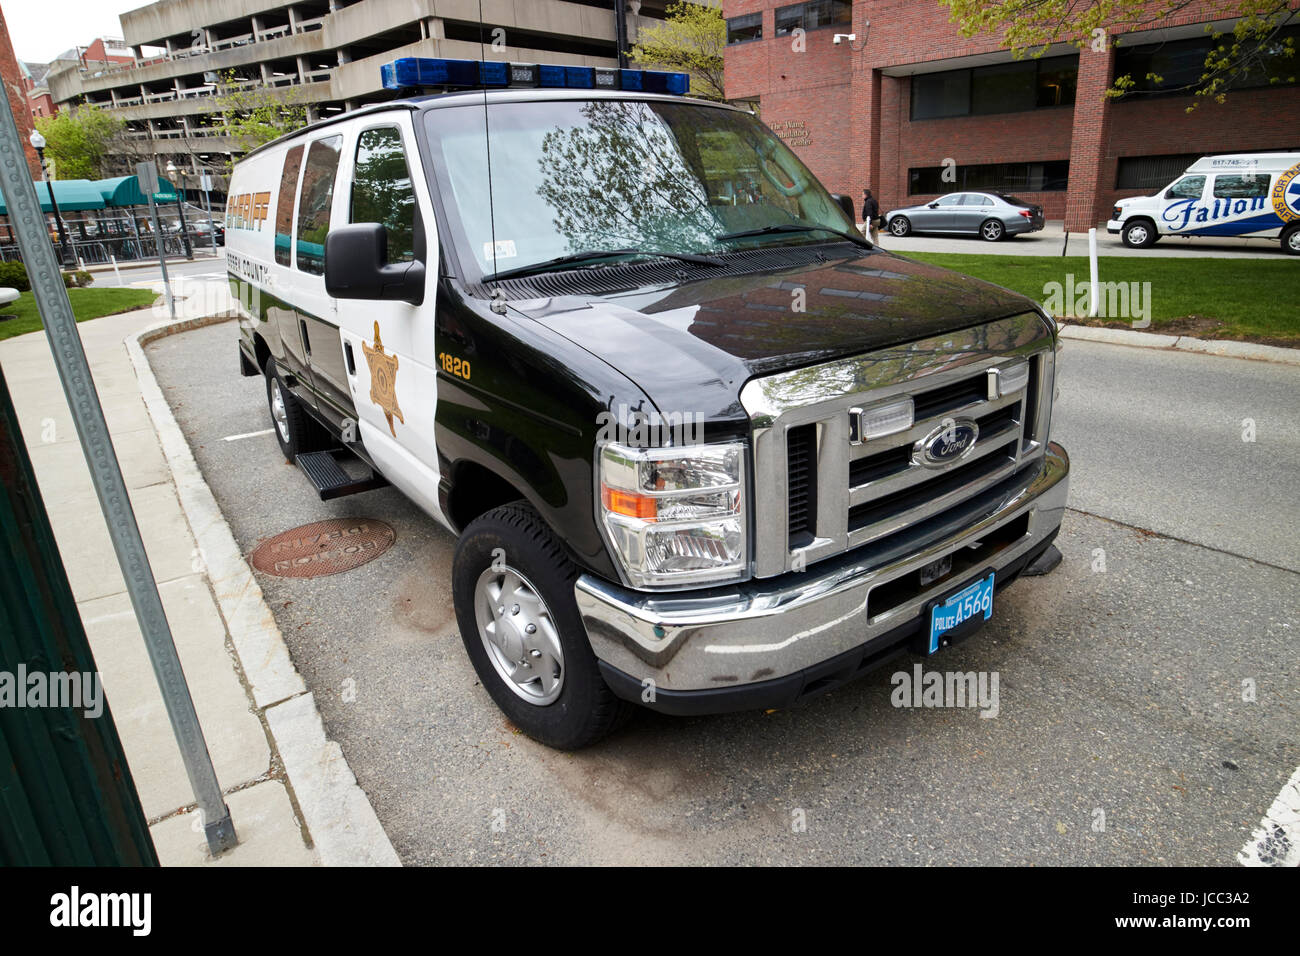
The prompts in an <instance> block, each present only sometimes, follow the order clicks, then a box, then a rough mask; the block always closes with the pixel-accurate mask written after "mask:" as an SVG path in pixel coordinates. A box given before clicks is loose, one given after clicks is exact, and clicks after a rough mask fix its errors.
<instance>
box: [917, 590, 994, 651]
mask: <svg viewBox="0 0 1300 956" xmlns="http://www.w3.org/2000/svg"><path fill="white" fill-rule="evenodd" d="M992 616H993V572H992V571H990V572H989V573H988V574H987V575H986V576H985V577H983V578H980V579H979V580H978V581H975V582H973V583H971V584H968V585H966V586H965V587H964V588H962V589H961V590H960V591H958V592H957V593H956V594H954V595H952V596H951V597H949V598H945V599H944V600H942V601H939V602H937V603H935V604H934V605H932V606H931V608H930V650H929V653H931V654H933V653H934V652H935V651H937V650H938V649H939V645H940V643H941V641H942V639H943V635H944V634H946V633H948V632H949V631H951V630H953V629H954V628H957V627H960V626H961V625H963V624H965V623H966V622H967V621H970V620H973V619H976V618H978V619H980V620H983V621H987V620H988V619H989V618H990V617H992Z"/></svg>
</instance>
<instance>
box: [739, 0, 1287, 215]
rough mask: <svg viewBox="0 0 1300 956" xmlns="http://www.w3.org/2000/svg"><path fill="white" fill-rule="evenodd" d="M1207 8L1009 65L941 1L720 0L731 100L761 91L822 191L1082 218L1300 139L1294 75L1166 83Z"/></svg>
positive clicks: (1180, 70)
mask: <svg viewBox="0 0 1300 956" xmlns="http://www.w3.org/2000/svg"><path fill="white" fill-rule="evenodd" d="M1206 9H1207V6H1206V5H1205V4H1202V5H1200V6H1199V7H1195V8H1192V9H1190V10H1188V11H1187V12H1185V13H1184V14H1182V15H1181V16H1180V17H1178V18H1176V19H1173V20H1170V21H1169V22H1167V23H1166V24H1164V25H1162V26H1161V28H1160V29H1154V30H1146V31H1144V32H1142V33H1140V34H1137V33H1134V34H1128V35H1125V36H1123V39H1122V42H1121V43H1119V44H1115V43H1114V42H1113V39H1114V38H1108V39H1109V40H1110V41H1111V42H1106V43H1105V44H1097V46H1098V47H1104V48H1102V49H1093V45H1092V44H1089V45H1088V46H1086V47H1085V48H1084V49H1083V50H1080V49H1078V48H1077V47H1075V46H1073V45H1070V44H1061V45H1059V46H1057V47H1054V48H1052V49H1050V50H1048V51H1046V52H1045V53H1044V55H1043V56H1042V57H1041V58H1039V59H1032V58H1028V59H1025V60H1020V61H1017V60H1015V59H1014V58H1013V57H1012V55H1011V54H1010V53H1008V52H1006V51H1004V50H1002V49H1000V48H999V45H998V42H997V40H996V39H994V38H992V37H989V36H978V37H974V38H971V39H967V38H965V37H963V36H961V35H960V34H959V33H958V30H957V27H956V26H955V25H954V24H952V23H951V22H950V21H949V19H948V9H947V8H946V7H944V6H941V5H940V4H939V3H938V2H937V0H813V2H807V3H791V2H789V0H724V2H723V14H724V16H725V17H726V18H727V26H728V45H727V50H726V84H727V96H728V97H729V98H731V99H740V100H750V101H754V102H756V103H757V105H758V107H759V109H760V112H761V115H762V118H763V120H764V121H765V122H766V123H767V124H768V125H770V126H772V127H773V129H775V130H776V131H777V132H778V133H779V134H780V135H781V136H782V137H783V138H784V139H785V140H786V142H787V143H789V144H790V146H791V147H792V148H793V149H794V150H795V152H797V153H798V154H799V155H800V156H801V157H802V158H803V159H804V161H805V162H806V163H807V164H808V165H809V166H810V167H811V168H812V170H813V171H814V172H815V173H816V174H817V175H818V176H819V177H820V178H821V179H822V181H823V182H824V183H825V184H826V186H827V187H828V188H830V189H831V190H832V191H835V192H844V193H849V194H851V195H853V196H855V197H856V196H859V195H861V190H862V187H863V186H867V185H870V186H871V187H872V189H873V191H874V192H875V194H876V196H877V198H879V199H880V203H881V207H882V209H889V208H893V207H897V206H902V205H911V204H914V203H918V202H922V201H925V200H928V199H931V198H934V197H935V196H938V195H940V194H942V193H945V192H952V191H956V190H961V189H986V190H999V191H1004V192H1011V193H1015V194H1016V195H1017V196H1020V197H1023V198H1024V199H1028V200H1031V201H1033V202H1037V203H1040V204H1041V205H1042V206H1043V208H1044V211H1045V213H1046V215H1047V217H1048V218H1049V219H1064V220H1065V221H1066V227H1067V228H1069V229H1071V230H1079V229H1086V228H1087V227H1089V226H1092V225H1096V224H1099V223H1102V222H1104V221H1105V220H1106V219H1107V218H1108V213H1109V210H1110V208H1111V205H1112V204H1113V202H1114V200H1115V199H1117V198H1120V197H1122V196H1135V195H1143V194H1146V193H1150V192H1151V191H1152V190H1154V189H1157V188H1159V187H1160V186H1163V185H1165V184H1166V183H1168V182H1169V181H1171V180H1172V179H1173V178H1174V177H1175V176H1176V175H1177V174H1178V173H1180V172H1181V171H1182V170H1183V169H1184V168H1185V167H1186V166H1187V165H1189V164H1190V162H1192V161H1193V160H1194V159H1196V158H1197V157H1199V156H1202V155H1206V154H1212V153H1222V152H1238V151H1253V150H1295V149H1297V148H1300V86H1297V85H1295V84H1282V85H1281V86H1279V85H1277V84H1272V85H1270V84H1269V82H1268V81H1269V80H1270V79H1271V77H1270V76H1268V75H1264V74H1261V75H1260V76H1259V77H1258V78H1257V79H1258V83H1257V84H1254V85H1252V86H1251V87H1250V88H1243V89H1239V90H1235V91H1234V92H1232V93H1231V95H1230V96H1229V97H1228V99H1227V102H1226V103H1224V104H1223V105H1219V104H1216V103H1214V102H1201V103H1200V105H1199V106H1198V108H1197V109H1196V110H1195V111H1193V112H1192V113H1188V112H1187V107H1188V106H1190V105H1191V103H1192V102H1193V98H1192V97H1191V96H1188V95H1185V94H1181V93H1177V92H1170V91H1169V89H1170V87H1174V86H1181V85H1183V84H1185V83H1187V82H1193V81H1195V79H1196V78H1197V77H1199V76H1200V74H1201V72H1202V64H1203V63H1204V60H1205V53H1206V50H1207V48H1208V43H1209V40H1208V38H1207V34H1206V32H1205V27H1206V23H1207V13H1206ZM1224 25H1226V24H1224ZM1291 32H1292V33H1296V34H1300V27H1296V28H1294V29H1293V30H1292V31H1291ZM837 34H841V35H844V34H854V35H855V38H854V39H852V40H849V39H848V38H847V37H845V36H840V39H839V42H838V43H836V42H835V38H836V35H837ZM1275 69H1280V67H1277V68H1275ZM1289 72H1290V73H1295V72H1296V65H1295V64H1294V63H1292V64H1290V65H1289ZM1148 73H1155V74H1158V75H1160V76H1162V77H1163V78H1164V81H1165V82H1164V84H1163V86H1162V87H1161V88H1151V89H1150V91H1149V92H1144V93H1141V94H1139V95H1132V96H1128V97H1125V98H1124V99H1121V100H1114V99H1108V98H1105V97H1104V96H1103V93H1104V91H1105V90H1106V89H1107V88H1108V87H1109V86H1110V84H1111V83H1112V81H1113V78H1114V77H1115V76H1116V75H1117V74H1130V75H1132V76H1134V77H1135V78H1136V79H1138V80H1139V82H1140V84H1141V85H1142V86H1144V87H1152V84H1150V83H1149V82H1147V81H1146V80H1145V79H1144V78H1145V77H1146V75H1147V74H1148Z"/></svg>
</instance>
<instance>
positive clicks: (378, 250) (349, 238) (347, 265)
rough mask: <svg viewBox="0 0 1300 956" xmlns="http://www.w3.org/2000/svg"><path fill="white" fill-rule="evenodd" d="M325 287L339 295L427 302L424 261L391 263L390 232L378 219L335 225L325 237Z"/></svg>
mask: <svg viewBox="0 0 1300 956" xmlns="http://www.w3.org/2000/svg"><path fill="white" fill-rule="evenodd" d="M325 291H326V292H327V293H328V294H329V295H332V296H333V297H334V298H336V299H382V300H385V301H392V302H409V303H411V305H420V304H421V303H422V302H424V263H423V262H420V261H419V260H418V259H417V260H415V261H413V262H394V263H391V264H390V263H388V233H387V231H385V229H384V227H383V226H382V225H380V224H379V223H377V222H359V223H355V224H353V225H350V226H340V227H339V228H338V229H331V230H330V231H329V234H328V235H327V236H326V237H325Z"/></svg>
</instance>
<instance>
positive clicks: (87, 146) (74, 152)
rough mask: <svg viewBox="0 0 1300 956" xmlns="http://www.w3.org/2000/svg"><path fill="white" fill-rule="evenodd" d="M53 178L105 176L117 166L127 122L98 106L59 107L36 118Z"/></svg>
mask: <svg viewBox="0 0 1300 956" xmlns="http://www.w3.org/2000/svg"><path fill="white" fill-rule="evenodd" d="M36 128H37V129H39V130H40V131H41V135H42V136H44V137H45V144H46V145H45V155H46V158H47V160H48V161H49V165H50V169H51V176H52V178H54V179H105V178H107V177H108V176H110V175H112V174H113V173H114V172H115V171H116V170H115V167H116V165H117V164H116V160H117V157H118V156H119V155H120V152H121V145H122V140H123V133H124V132H125V130H126V124H125V123H124V122H123V121H122V120H120V119H118V118H117V117H116V116H114V115H113V114H111V113H110V112H108V111H107V110H104V109H100V108H99V107H98V106H77V107H74V108H72V109H67V110H60V111H59V112H58V113H55V114H54V115H53V116H45V117H42V118H40V119H38V120H37V121H36Z"/></svg>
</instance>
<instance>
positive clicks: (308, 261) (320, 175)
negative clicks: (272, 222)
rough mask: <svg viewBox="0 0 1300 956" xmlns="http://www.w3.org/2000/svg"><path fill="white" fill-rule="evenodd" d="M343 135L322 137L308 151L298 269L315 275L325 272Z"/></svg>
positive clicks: (300, 211) (300, 203) (301, 198)
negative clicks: (328, 236) (331, 211)
mask: <svg viewBox="0 0 1300 956" xmlns="http://www.w3.org/2000/svg"><path fill="white" fill-rule="evenodd" d="M342 151H343V137H342V136H331V137H329V138H328V139H318V140H316V142H314V143H312V144H311V148H310V149H308V150H307V166H306V168H305V169H304V170H303V174H302V190H301V192H302V194H301V195H300V196H299V197H298V244H297V248H298V268H299V269H301V270H302V271H303V272H310V273H311V274H312V275H317V276H318V275H322V274H323V273H324V272H325V235H326V234H327V233H328V232H329V231H330V207H331V206H332V205H333V203H334V174H335V173H337V172H338V168H339V154H340V153H341V152H342Z"/></svg>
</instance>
